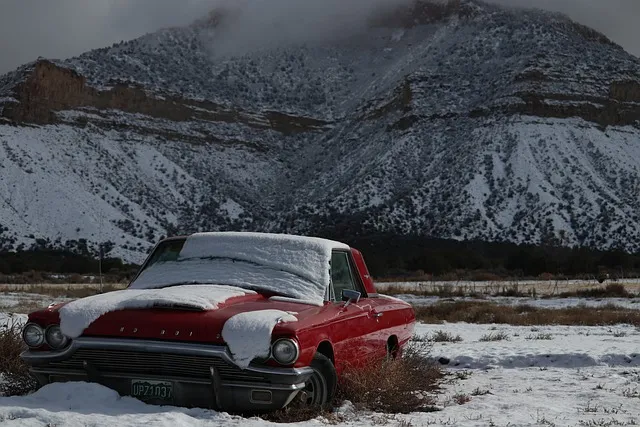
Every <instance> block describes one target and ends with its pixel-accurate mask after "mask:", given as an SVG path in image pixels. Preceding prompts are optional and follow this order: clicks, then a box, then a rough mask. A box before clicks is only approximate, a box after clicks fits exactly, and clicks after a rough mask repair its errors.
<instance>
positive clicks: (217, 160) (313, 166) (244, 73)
mask: <svg viewBox="0 0 640 427" xmlns="http://www.w3.org/2000/svg"><path fill="white" fill-rule="evenodd" d="M225 19H233V17H228V15H225V14H221V15H215V14H213V15H211V16H210V17H209V19H203V20H201V21H198V22H196V23H194V24H192V25H190V26H188V27H183V28H171V29H165V30H161V31H159V32H157V33H153V34H148V35H145V36H143V37H141V38H139V39H136V40H132V41H128V42H123V43H119V44H117V45H114V46H111V47H109V48H103V49H97V50H94V51H90V52H87V53H85V54H83V55H81V56H79V57H76V58H71V59H67V60H45V59H39V60H37V61H36V62H34V63H31V64H26V65H25V66H23V67H21V68H20V69H18V70H16V71H15V72H12V73H9V74H7V75H5V76H2V77H0V170H1V173H0V230H4V231H3V232H2V234H0V238H2V240H3V242H4V246H5V247H13V248H15V247H17V246H18V245H20V244H23V245H26V246H29V245H31V244H32V243H33V242H35V241H36V239H44V240H48V241H49V242H51V243H54V242H57V244H58V245H64V244H65V242H68V241H70V242H69V244H73V245H77V244H78V243H77V241H79V240H80V239H87V240H88V243H89V245H91V244H96V243H97V242H104V241H110V242H112V243H114V244H115V247H114V249H113V250H112V251H111V255H114V256H122V257H124V258H126V259H128V260H133V261H139V260H140V258H141V257H142V256H143V254H144V253H145V252H146V250H148V248H149V245H150V242H153V241H155V240H157V239H158V238H159V237H161V236H163V235H167V234H175V233H180V232H191V231H196V230H218V229H245V230H269V231H293V232H301V233H312V234H332V235H337V236H344V240H346V241H348V240H349V238H350V236H354V235H362V234H367V233H373V232H394V233H402V234H410V235H423V236H433V237H441V238H453V239H483V240H490V241H511V242H524V243H536V242H540V241H542V240H544V241H547V242H548V241H557V242H560V243H562V244H565V245H587V246H594V247H598V248H601V249H605V248H610V247H622V248H624V249H626V250H628V251H637V250H640V245H639V243H638V242H640V218H639V216H638V212H640V209H639V208H640V201H639V200H638V198H637V197H636V196H637V194H638V189H639V188H640V187H639V186H640V171H639V169H638V162H637V160H636V159H638V158H640V147H639V146H638V140H639V137H640V127H639V126H638V120H639V119H640V60H639V59H638V58H635V57H633V56H631V55H630V54H628V53H626V52H625V51H624V50H623V49H622V48H620V47H619V46H617V45H615V44H613V43H612V42H610V41H609V40H608V39H607V38H606V37H604V36H603V35H601V34H599V33H597V32H595V31H593V30H591V29H588V28H586V27H583V26H581V25H579V24H576V23H574V22H572V21H570V20H569V19H568V18H566V17H564V16H562V15H558V14H552V13H546V12H541V11H522V10H515V9H506V8H502V7H498V6H492V5H487V4H484V3H482V2H479V1H475V0H460V1H457V0H456V1H451V2H449V3H447V4H431V3H425V2H418V3H416V4H415V5H414V6H412V7H411V8H406V9H400V10H397V11H394V12H393V13H389V12H387V13H385V14H383V15H380V16H378V17H376V19H374V20H372V21H371V22H370V26H369V27H368V29H367V30H366V33H365V34H360V35H351V36H349V37H345V38H340V39H336V40H332V41H331V42H322V43H321V42H317V43H304V44H289V45H286V46H280V47H277V48H273V49H269V50H266V51H264V50H263V51H258V52H247V53H245V54H243V55H238V56H229V55H220V54H216V53H215V46H216V43H217V40H218V39H220V38H223V36H224V34H225V25H224V23H225V22H226V21H225ZM71 241H72V242H71ZM40 243H42V241H40Z"/></svg>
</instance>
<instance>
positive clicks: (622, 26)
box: [0, 0, 640, 73]
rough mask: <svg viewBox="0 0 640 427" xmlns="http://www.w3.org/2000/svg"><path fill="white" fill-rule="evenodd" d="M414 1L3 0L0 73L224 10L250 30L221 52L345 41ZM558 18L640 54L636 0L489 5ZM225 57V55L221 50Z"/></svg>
mask: <svg viewBox="0 0 640 427" xmlns="http://www.w3.org/2000/svg"><path fill="white" fill-rule="evenodd" d="M410 1H411V0H101V1H98V2H87V1H85V0H56V1H55V2H54V1H41V0H3V4H2V13H1V14H0V73H3V72H6V71H9V70H11V69H14V68H16V67H17V66H19V65H20V64H22V63H25V62H29V61H32V60H34V59H35V58H37V57H38V56H45V57H50V58H65V57H69V56H73V55H78V54H80V53H82V52H84V51H87V50H90V49H95V48H99V47H104V46H108V45H110V44H112V43H114V42H118V41H120V40H129V39H133V38H135V37H138V36H140V35H143V34H145V33H147V32H152V31H156V30H158V29H160V28H163V27H168V26H179V25H186V24H189V23H190V22H193V21H195V20H197V19H201V18H202V17H205V16H207V14H208V13H209V12H210V11H211V10H212V9H214V8H216V7H220V6H221V5H223V6H224V5H226V6H227V7H228V6H229V5H233V7H234V8H238V7H241V8H242V9H243V18H242V19H243V22H245V23H247V24H248V26H244V25H243V26H238V27H237V28H233V29H232V31H231V32H229V33H228V34H227V35H226V36H225V37H227V40H226V41H225V43H226V44H225V43H223V44H222V45H221V46H222V48H224V47H225V46H226V48H227V49H228V48H232V47H234V46H240V47H242V46H252V45H257V46H260V45H263V44H265V43H266V44H267V45H268V44H269V43H272V42H279V41H289V40H291V39H295V38H298V39H303V40H304V41H314V40H318V39H323V38H326V37H335V36H341V35H348V34H349V32H354V31H358V30H359V29H361V26H363V25H365V23H366V21H367V19H368V17H369V16H370V14H371V13H372V12H373V11H375V10H378V9H380V8H384V7H391V6H394V5H399V4H406V3H408V2H410ZM491 1H493V2H496V3H500V4H504V5H512V6H522V7H538V8H543V9H548V10H555V11H560V12H564V13H566V14H568V15H569V16H571V17H572V18H573V19H575V20H577V21H579V22H581V23H583V24H585V25H588V26H591V27H593V28H595V29H597V30H599V31H601V32H603V33H604V34H606V35H607V36H608V37H609V38H611V39H612V40H613V41H615V42H617V43H620V44H622V45H623V46H624V47H625V48H626V49H627V50H628V51H630V52H631V53H634V54H636V55H639V54H640V42H638V40H640V26H638V25H637V22H636V20H637V17H638V16H640V1H638V0H609V1H602V0H491ZM223 51H224V49H223Z"/></svg>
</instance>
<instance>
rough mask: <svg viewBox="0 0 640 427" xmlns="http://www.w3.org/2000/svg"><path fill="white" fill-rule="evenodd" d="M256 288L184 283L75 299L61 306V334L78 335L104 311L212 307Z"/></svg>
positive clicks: (206, 308)
mask: <svg viewBox="0 0 640 427" xmlns="http://www.w3.org/2000/svg"><path fill="white" fill-rule="evenodd" d="M246 294H255V292H253V291H249V290H246V289H241V288H236V287H233V286H212V285H185V286H172V287H170V288H163V289H125V290H122V291H114V292H108V293H106V294H100V295H94V296H90V297H86V298H82V299H79V300H76V301H72V302H70V303H69V304H67V305H64V306H63V307H62V308H61V309H60V328H61V329H62V333H64V334H65V335H67V336H68V337H71V338H77V337H79V336H80V335H82V333H83V332H84V330H85V329H86V328H87V327H88V326H89V325H90V324H91V323H93V322H94V321H95V320H97V319H98V318H99V317H100V316H102V315H103V314H106V313H109V312H112V311H118V310H125V309H135V308H150V307H154V306H167V305H169V306H173V305H176V306H178V305H179V306H187V307H193V308H199V309H202V310H213V309H216V308H218V304H221V303H223V302H225V301H226V300H228V299H229V298H233V297H239V296H243V295H246Z"/></svg>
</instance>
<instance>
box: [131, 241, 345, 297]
mask: <svg viewBox="0 0 640 427" xmlns="http://www.w3.org/2000/svg"><path fill="white" fill-rule="evenodd" d="M333 249H349V246H347V245H345V244H343V243H339V242H334V241H331V240H325V239H319V238H313V237H303V236H293V235H287V234H267V233H237V232H217V233H198V234H194V235H191V236H189V237H188V238H187V239H186V241H185V243H184V245H183V246H182V249H181V250H180V253H179V254H178V256H177V258H176V259H175V260H169V261H164V262H162V261H161V262H157V263H155V264H153V265H151V266H149V267H148V268H146V269H145V270H144V271H142V273H141V274H140V276H138V277H137V278H136V280H135V281H134V282H133V283H132V284H131V286H130V287H131V288H134V289H135V288H138V289H146V288H158V287H162V286H167V285H170V284H175V283H183V282H193V283H215V284H222V285H232V286H239V287H246V288H249V289H259V290H267V291H272V292H275V293H277V294H281V295H285V296H288V297H293V298H297V299H304V300H308V301H315V302H317V303H321V302H322V301H323V300H324V295H325V290H326V289H327V287H328V286H329V261H330V260H331V251H332V250H333Z"/></svg>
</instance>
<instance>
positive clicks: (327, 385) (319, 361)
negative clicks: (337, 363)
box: [299, 353, 338, 407]
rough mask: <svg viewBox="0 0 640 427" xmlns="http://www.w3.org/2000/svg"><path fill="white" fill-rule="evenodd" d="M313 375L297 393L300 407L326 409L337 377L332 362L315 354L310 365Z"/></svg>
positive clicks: (330, 400)
mask: <svg viewBox="0 0 640 427" xmlns="http://www.w3.org/2000/svg"><path fill="white" fill-rule="evenodd" d="M310 367H311V369H313V374H312V375H311V376H310V377H309V379H308V380H307V381H306V382H305V387H304V389H302V390H301V391H300V393H299V396H300V399H299V402H300V403H301V404H302V406H306V407H312V406H320V407H327V406H329V405H331V402H332V401H333V397H334V396H335V393H336V385H337V382H338V376H337V375H336V369H335V367H334V366H333V362H331V359H329V358H328V357H327V356H325V355H324V354H322V353H316V355H315V356H313V361H312V362H311V365H310Z"/></svg>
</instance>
